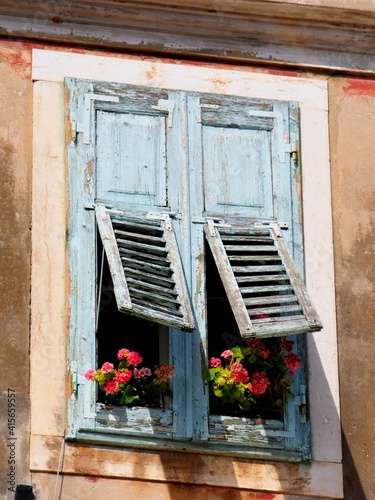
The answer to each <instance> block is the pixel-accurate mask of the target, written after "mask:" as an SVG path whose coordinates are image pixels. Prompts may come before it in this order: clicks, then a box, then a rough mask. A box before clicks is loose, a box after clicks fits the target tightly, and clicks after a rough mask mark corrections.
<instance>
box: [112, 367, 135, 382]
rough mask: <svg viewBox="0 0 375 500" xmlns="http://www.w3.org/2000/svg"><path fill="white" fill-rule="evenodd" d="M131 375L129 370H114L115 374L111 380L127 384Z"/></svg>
mask: <svg viewBox="0 0 375 500" xmlns="http://www.w3.org/2000/svg"><path fill="white" fill-rule="evenodd" d="M132 375H133V374H132V372H131V371H130V370H119V371H118V372H116V376H115V378H114V379H113V380H114V381H115V382H117V383H119V384H127V383H128V382H129V380H130V379H131V378H132Z"/></svg>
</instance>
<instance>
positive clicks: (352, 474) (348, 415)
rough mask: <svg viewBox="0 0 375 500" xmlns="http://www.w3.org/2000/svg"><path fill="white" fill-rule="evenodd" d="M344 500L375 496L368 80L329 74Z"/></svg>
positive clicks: (372, 108)
mask: <svg viewBox="0 0 375 500" xmlns="http://www.w3.org/2000/svg"><path fill="white" fill-rule="evenodd" d="M329 90H330V94H329V95H330V101H329V105H330V114H329V117H330V141H331V175H332V196H333V223H334V243H335V245H334V248H335V274H336V298H337V326H338V341H339V366H340V381H341V384H340V390H341V409H342V431H343V455H344V458H343V460H344V485H345V490H344V491H345V500H362V499H366V500H371V499H374V498H375V488H374V486H375V484H374V464H375V433H374V397H373V392H374V385H375V364H374V353H375V326H374V325H375V303H374V302H375V266H374V257H375V239H374V229H375V227H374V226H375V81H370V80H362V79H359V78H358V79H354V78H348V79H347V78H331V80H330V85H329Z"/></svg>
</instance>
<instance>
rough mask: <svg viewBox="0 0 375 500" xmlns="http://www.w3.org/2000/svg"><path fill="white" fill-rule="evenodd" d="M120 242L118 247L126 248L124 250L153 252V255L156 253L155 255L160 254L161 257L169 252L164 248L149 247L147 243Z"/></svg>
mask: <svg viewBox="0 0 375 500" xmlns="http://www.w3.org/2000/svg"><path fill="white" fill-rule="evenodd" d="M117 241H118V246H119V247H124V248H130V249H134V250H136V249H138V250H141V251H143V252H147V251H149V252H151V253H154V254H159V255H166V254H167V250H166V249H165V248H162V247H156V246H153V245H147V244H146V243H140V242H138V241H126V240H121V239H119V240H117Z"/></svg>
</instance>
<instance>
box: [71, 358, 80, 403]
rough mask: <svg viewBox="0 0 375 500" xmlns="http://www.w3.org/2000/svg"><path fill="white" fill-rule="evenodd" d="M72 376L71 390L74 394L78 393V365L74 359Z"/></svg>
mask: <svg viewBox="0 0 375 500" xmlns="http://www.w3.org/2000/svg"><path fill="white" fill-rule="evenodd" d="M70 376H71V391H72V395H73V394H74V395H76V394H77V393H78V385H79V381H78V367H77V362H76V361H72V363H71V364H70Z"/></svg>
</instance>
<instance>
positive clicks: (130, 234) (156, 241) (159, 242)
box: [115, 229, 165, 246]
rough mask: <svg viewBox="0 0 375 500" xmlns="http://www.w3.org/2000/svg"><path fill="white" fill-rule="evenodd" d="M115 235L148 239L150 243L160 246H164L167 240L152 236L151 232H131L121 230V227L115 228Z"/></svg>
mask: <svg viewBox="0 0 375 500" xmlns="http://www.w3.org/2000/svg"><path fill="white" fill-rule="evenodd" d="M115 236H116V238H117V236H118V237H120V238H124V237H125V238H134V239H136V240H141V241H142V240H143V241H147V242H148V243H154V244H157V245H159V246H164V244H165V240H164V238H161V237H158V236H152V235H150V234H139V233H135V232H130V231H120V230H119V229H115Z"/></svg>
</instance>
